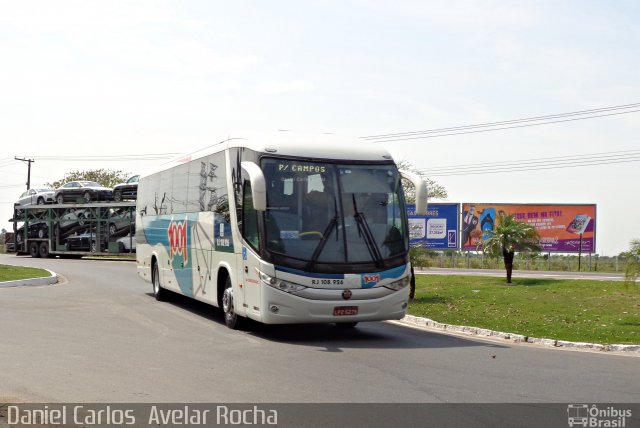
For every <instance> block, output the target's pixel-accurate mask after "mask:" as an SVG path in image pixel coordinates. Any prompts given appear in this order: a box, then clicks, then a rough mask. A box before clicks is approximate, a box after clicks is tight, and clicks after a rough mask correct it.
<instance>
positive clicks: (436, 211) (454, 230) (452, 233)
mask: <svg viewBox="0 0 640 428" xmlns="http://www.w3.org/2000/svg"><path fill="white" fill-rule="evenodd" d="M407 214H408V216H409V240H410V241H409V242H410V244H411V246H412V247H422V248H429V249H431V250H457V249H458V248H459V237H458V230H459V226H458V221H459V219H460V204H451V203H449V204H447V203H442V204H431V203H430V204H429V206H428V209H427V215H424V216H417V215H415V205H409V204H408V205H407Z"/></svg>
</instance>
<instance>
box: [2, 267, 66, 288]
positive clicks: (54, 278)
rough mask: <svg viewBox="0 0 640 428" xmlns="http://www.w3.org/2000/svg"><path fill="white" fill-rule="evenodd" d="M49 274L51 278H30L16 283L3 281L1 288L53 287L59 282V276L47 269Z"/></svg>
mask: <svg viewBox="0 0 640 428" xmlns="http://www.w3.org/2000/svg"><path fill="white" fill-rule="evenodd" d="M45 270H46V271H47V272H49V273H50V274H51V276H44V277H41V278H28V279H18V280H15V281H2V282H0V288H8V287H20V286H23V285H53V284H56V283H57V282H58V274H56V273H55V272H53V271H50V270H49V269H45Z"/></svg>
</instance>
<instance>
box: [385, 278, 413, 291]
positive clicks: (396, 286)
mask: <svg viewBox="0 0 640 428" xmlns="http://www.w3.org/2000/svg"><path fill="white" fill-rule="evenodd" d="M410 278H411V277H410V276H405V277H404V278H400V279H399V280H397V281H393V282H392V283H391V284H385V285H384V286H385V287H386V288H389V289H391V290H396V291H398V290H402V289H403V288H404V287H406V286H407V285H409V282H410V281H411V280H410Z"/></svg>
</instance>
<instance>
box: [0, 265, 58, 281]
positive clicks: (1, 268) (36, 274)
mask: <svg viewBox="0 0 640 428" xmlns="http://www.w3.org/2000/svg"><path fill="white" fill-rule="evenodd" d="M46 276H50V274H49V272H48V271H46V270H44V269H38V268H31V267H21V266H7V265H0V282H3V281H16V280H19V279H29V278H42V277H46Z"/></svg>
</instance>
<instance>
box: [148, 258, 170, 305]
mask: <svg viewBox="0 0 640 428" xmlns="http://www.w3.org/2000/svg"><path fill="white" fill-rule="evenodd" d="M151 283H152V284H153V296H154V297H155V298H156V300H157V301H159V302H162V301H163V300H166V299H167V290H165V289H164V288H162V285H160V269H158V263H154V264H153V269H151Z"/></svg>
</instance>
